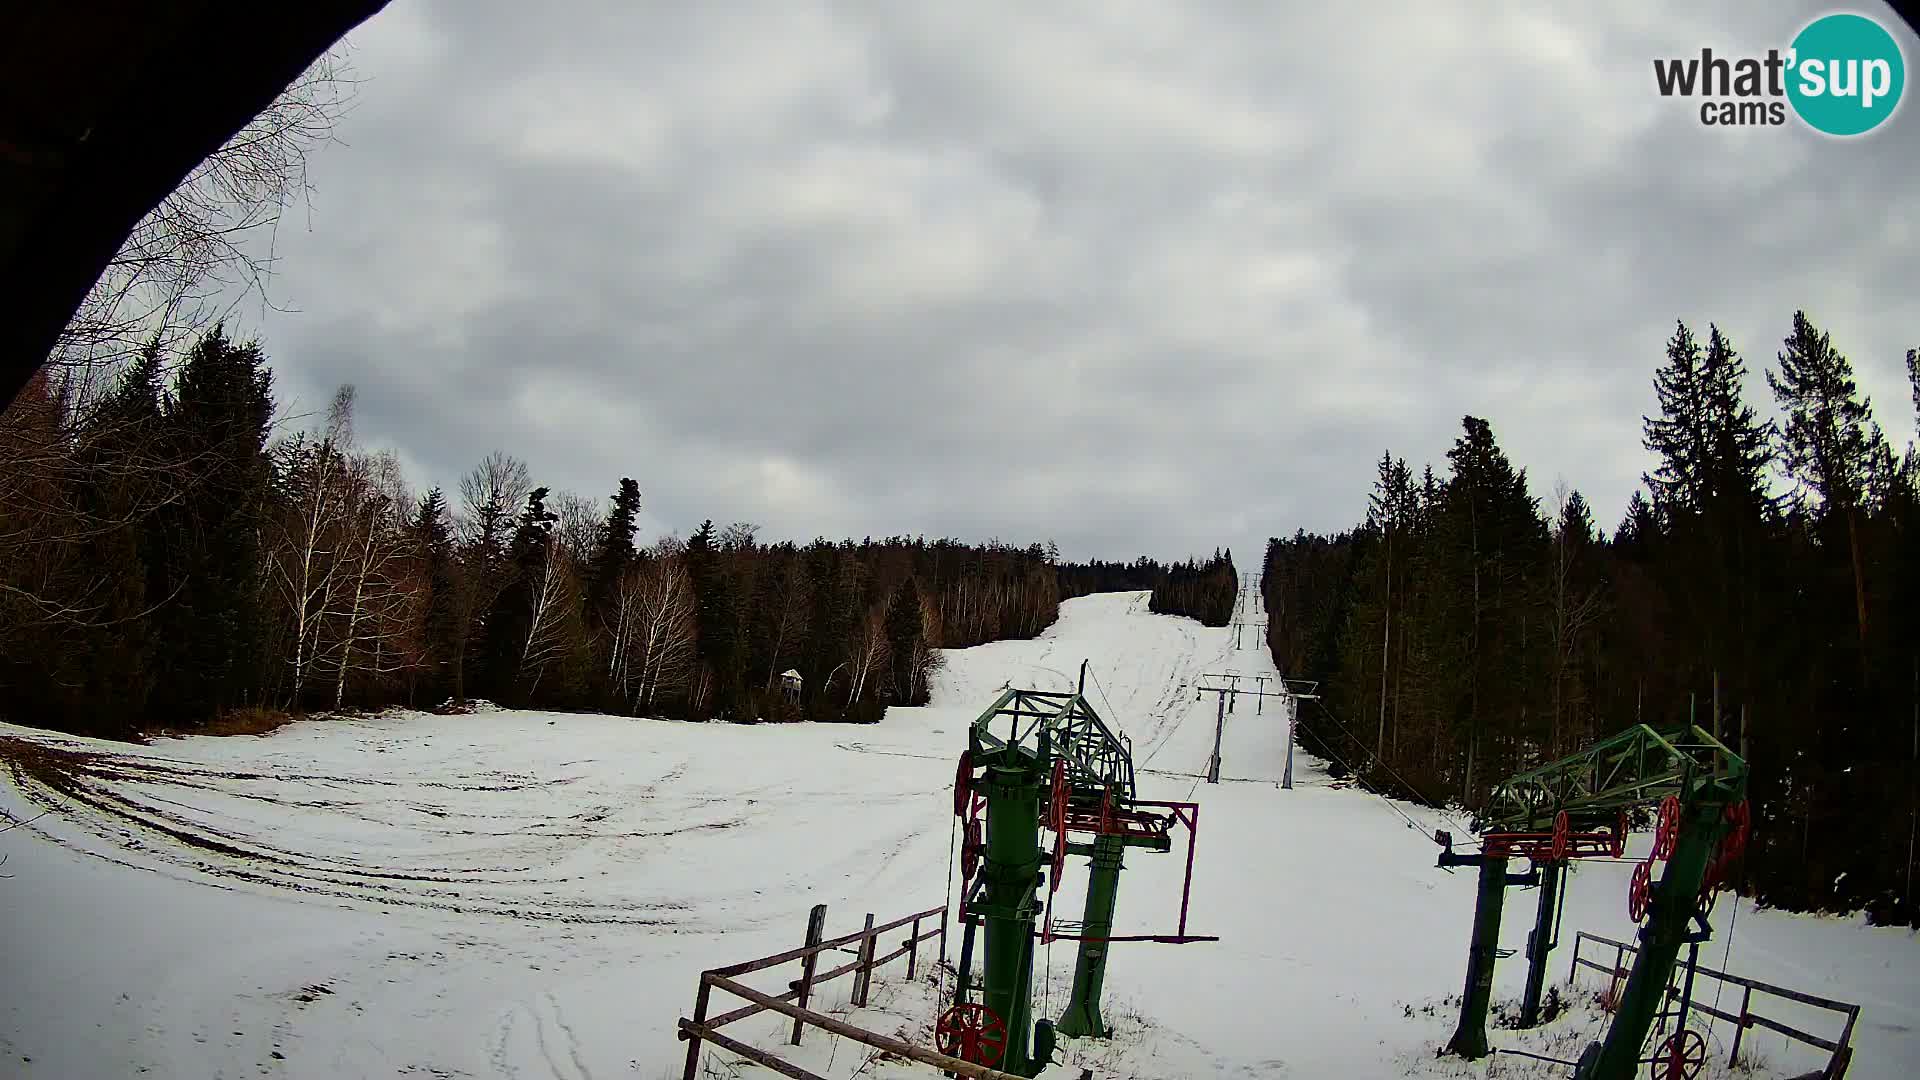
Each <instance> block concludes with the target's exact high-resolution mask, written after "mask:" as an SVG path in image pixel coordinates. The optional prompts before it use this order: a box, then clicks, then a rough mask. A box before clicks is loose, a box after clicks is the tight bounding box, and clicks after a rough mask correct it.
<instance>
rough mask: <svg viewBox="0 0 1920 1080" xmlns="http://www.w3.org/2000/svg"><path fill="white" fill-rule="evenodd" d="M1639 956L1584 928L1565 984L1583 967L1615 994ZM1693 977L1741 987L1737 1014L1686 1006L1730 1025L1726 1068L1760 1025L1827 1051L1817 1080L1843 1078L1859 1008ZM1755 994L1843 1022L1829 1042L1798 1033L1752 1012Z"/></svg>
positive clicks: (1717, 975)
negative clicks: (1608, 959) (1603, 951)
mask: <svg viewBox="0 0 1920 1080" xmlns="http://www.w3.org/2000/svg"><path fill="white" fill-rule="evenodd" d="M1587 942H1592V943H1593V944H1595V945H1599V946H1605V947H1607V948H1611V949H1612V950H1613V965H1612V966H1611V967H1609V966H1607V965H1606V964H1604V963H1602V962H1600V961H1597V960H1594V959H1592V958H1590V957H1583V956H1581V955H1580V946H1581V945H1583V944H1585V943H1587ZM1637 952H1639V948H1638V947H1637V946H1634V945H1629V944H1627V943H1626V942H1624V941H1615V940H1613V939H1612V938H1604V937H1601V936H1600V935H1598V934H1589V933H1587V932H1586V931H1585V930H1582V931H1580V932H1579V933H1578V934H1576V935H1575V936H1574V939H1573V963H1572V964H1571V965H1570V966H1569V967H1568V968H1567V982H1568V983H1572V982H1573V977H1574V974H1575V973H1576V972H1578V971H1579V970H1580V969H1581V968H1582V967H1590V968H1592V969H1593V970H1595V971H1598V972H1600V973H1602V974H1604V975H1606V976H1607V977H1608V979H1609V980H1610V981H1609V983H1608V990H1609V992H1610V993H1617V992H1618V988H1619V987H1620V986H1621V985H1622V984H1623V983H1624V982H1625V980H1626V978H1627V976H1628V975H1629V974H1630V970H1629V969H1628V967H1627V966H1626V962H1627V957H1628V956H1629V955H1631V954H1633V953H1637ZM1676 970H1681V969H1676ZM1694 974H1695V975H1698V976H1705V977H1706V978H1709V979H1717V980H1719V981H1720V982H1722V983H1725V984H1727V985H1729V986H1737V987H1740V988H1741V994H1740V1011H1739V1012H1734V1013H1729V1012H1722V1011H1720V1010H1719V1009H1717V1008H1714V1007H1713V1006H1712V1005H1709V1004H1707V1003H1705V1002H1702V1001H1700V1000H1698V995H1695V999H1694V1000H1693V1001H1691V1002H1689V1003H1688V1006H1687V1009H1688V1011H1689V1012H1702V1013H1706V1014H1707V1015H1708V1016H1711V1017H1714V1018H1716V1019H1719V1020H1724V1021H1726V1022H1727V1023H1729V1024H1732V1025H1733V1052H1732V1053H1731V1054H1730V1055H1728V1057H1727V1065H1728V1067H1729V1068H1731V1067H1732V1066H1733V1065H1735V1064H1737V1063H1738V1062H1739V1060H1740V1043H1741V1040H1742V1039H1743V1038H1745V1036H1746V1033H1747V1029H1748V1028H1753V1027H1762V1028H1766V1029H1768V1030H1769V1031H1777V1032H1779V1033H1780V1034H1782V1035H1785V1036H1786V1037H1787V1038H1789V1039H1793V1040H1795V1041H1797V1042H1802V1043H1805V1044H1807V1045H1808V1046H1814V1047H1818V1048H1819V1049H1821V1050H1825V1051H1826V1052H1827V1054H1828V1055H1829V1056H1828V1059H1827V1067H1826V1068H1825V1069H1824V1070H1822V1072H1821V1073H1820V1076H1821V1080H1840V1078H1841V1077H1843V1076H1845V1075H1846V1074H1847V1065H1848V1064H1849V1063H1850V1062H1851V1061H1852V1060H1853V1046H1852V1042H1853V1027H1854V1024H1855V1022H1857V1021H1858V1020H1859V1019H1860V1006H1858V1005H1853V1004H1849V1003H1848V1002H1845V1001H1835V1000H1833V999H1832V998H1823V997H1816V996H1814V995H1812V994H1806V993H1802V992H1800V991H1798V990H1789V989H1787V988H1786V987H1784V986H1774V985H1772V984H1771V983H1763V982H1761V981H1760V980H1758V979H1749V978H1746V977H1744V976H1741V975H1729V974H1727V973H1726V972H1724V971H1715V970H1713V969H1712V968H1709V967H1696V968H1694ZM1756 993H1759V994H1767V995H1772V996H1774V997H1778V998H1783V999H1785V1000H1787V1001H1795V1002H1799V1003H1800V1004H1802V1005H1809V1006H1812V1007H1813V1008H1816V1009H1825V1010H1829V1011H1831V1012H1835V1013H1839V1014H1840V1015H1841V1016H1844V1017H1845V1018H1846V1021H1845V1023H1844V1024H1843V1025H1842V1026H1841V1028H1840V1034H1839V1035H1838V1036H1837V1037H1835V1038H1831V1039H1828V1038H1822V1037H1821V1036H1819V1035H1815V1034H1813V1033H1811V1032H1806V1031H1801V1030H1800V1029H1799V1028H1796V1027H1792V1026H1790V1025H1788V1024H1784V1023H1781V1022H1780V1021H1779V1020H1775V1019H1771V1018H1769V1017H1766V1016H1762V1015H1760V1014H1759V1013H1756V1012H1754V1011H1753V995H1754V994H1756ZM1679 996H1680V991H1679V989H1678V988H1676V987H1674V986H1671V985H1669V986H1668V987H1667V1000H1668V1001H1670V1002H1671V1001H1675V1000H1677V999H1678V998H1679Z"/></svg>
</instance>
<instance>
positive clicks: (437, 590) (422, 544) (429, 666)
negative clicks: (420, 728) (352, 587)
mask: <svg viewBox="0 0 1920 1080" xmlns="http://www.w3.org/2000/svg"><path fill="white" fill-rule="evenodd" d="M412 532H413V545H414V551H415V552H416V555H417V557H418V558H419V560H420V576H419V580H420V585H421V587H422V588H424V589H425V590H426V593H427V595H426V598H425V601H424V602H423V603H421V604H420V605H419V611H420V651H421V663H422V666H423V667H424V669H425V670H424V672H423V677H422V679H421V683H422V684H423V685H424V686H425V688H426V690H427V693H428V695H429V696H430V699H431V700H432V701H433V703H434V704H436V705H437V704H439V703H440V702H441V701H443V700H445V699H446V698H447V697H448V696H449V695H450V694H452V692H453V685H452V684H453V679H452V671H451V669H452V667H453V666H454V665H455V664H457V663H458V662H459V659H460V596H459V593H460V582H459V577H458V575H459V566H458V564H457V562H456V561H455V557H454V548H453V530H452V527H451V524H450V523H449V521H448V511H447V501H446V496H445V495H444V494H442V493H441V491H440V489H439V488H437V487H436V488H432V489H430V490H429V491H428V492H427V493H426V494H425V495H423V496H421V498H420V505H419V508H418V510H417V511H416V512H415V514H414V519H413V528H412Z"/></svg>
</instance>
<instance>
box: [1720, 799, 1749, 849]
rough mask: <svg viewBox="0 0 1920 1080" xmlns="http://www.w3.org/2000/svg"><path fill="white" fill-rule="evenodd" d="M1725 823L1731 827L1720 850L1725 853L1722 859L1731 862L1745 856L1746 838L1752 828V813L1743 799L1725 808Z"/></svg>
mask: <svg viewBox="0 0 1920 1080" xmlns="http://www.w3.org/2000/svg"><path fill="white" fill-rule="evenodd" d="M1727 822H1728V824H1729V825H1731V826H1732V827H1731V828H1730V829H1728V831H1727V835H1726V838H1725V839H1724V840H1722V841H1721V849H1722V850H1723V851H1724V852H1725V855H1724V856H1723V858H1726V859H1727V860H1729V861H1731V860H1733V859H1737V858H1739V857H1740V856H1742V855H1744V854H1746V852H1747V836H1748V834H1749V832H1750V830H1751V829H1752V827H1753V818H1752V811H1751V810H1750V809H1749V808H1748V805H1747V801H1746V800H1745V799H1742V800H1740V801H1739V802H1737V803H1734V804H1733V805H1731V806H1729V807H1727Z"/></svg>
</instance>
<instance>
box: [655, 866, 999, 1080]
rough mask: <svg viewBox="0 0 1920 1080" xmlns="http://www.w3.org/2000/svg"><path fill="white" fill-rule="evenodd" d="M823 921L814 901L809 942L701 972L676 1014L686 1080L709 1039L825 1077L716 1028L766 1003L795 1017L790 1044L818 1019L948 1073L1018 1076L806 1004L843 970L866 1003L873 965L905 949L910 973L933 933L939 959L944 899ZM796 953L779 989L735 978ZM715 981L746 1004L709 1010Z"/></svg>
mask: <svg viewBox="0 0 1920 1080" xmlns="http://www.w3.org/2000/svg"><path fill="white" fill-rule="evenodd" d="M935 918H938V919H939V924H938V925H937V926H934V927H933V928H931V929H929V930H927V931H926V932H924V933H923V932H921V929H920V928H921V924H922V923H925V922H927V921H929V920H932V919H935ZM826 921H827V906H826V905H825V904H818V905H815V907H814V909H813V913H812V915H811V916H810V917H809V918H808V920H807V936H806V942H805V944H803V945H801V946H800V947H799V948H797V949H789V950H787V951H786V952H783V953H776V954H774V955H773V956H766V957H762V958H760V959H758V960H749V961H747V962H745V963H741V964H730V965H728V966H726V967H720V968H712V969H710V970H708V971H703V972H701V973H700V990H699V994H698V996H697V997H695V998H694V1003H693V1016H692V1017H691V1018H689V1017H684V1016H683V1017H681V1018H680V1035H679V1037H680V1038H681V1039H684V1040H686V1042H687V1068H686V1072H685V1073H684V1074H683V1080H695V1078H696V1076H697V1075H698V1072H699V1068H700V1048H701V1044H702V1043H712V1044H713V1045H714V1046H717V1047H719V1048H720V1049H722V1050H726V1051H728V1052H730V1053H733V1054H737V1055H739V1056H740V1057H743V1058H746V1059H747V1060H748V1061H751V1062H754V1063H755V1064H757V1065H763V1066H765V1067H766V1068H769V1069H772V1070H773V1071H774V1072H777V1073H779V1074H780V1075H782V1076H790V1077H793V1078H794V1080H826V1078H825V1077H822V1076H820V1075H819V1074H818V1073H812V1072H808V1071H807V1070H805V1069H803V1068H801V1067H800V1066H798V1065H795V1064H793V1063H792V1062H789V1061H786V1060H784V1059H782V1058H780V1057H779V1056H777V1055H775V1054H774V1053H772V1052H771V1051H768V1050H762V1049H761V1048H759V1047H757V1046H750V1045H748V1044H746V1043H744V1042H741V1041H739V1040H738V1039H731V1038H728V1037H727V1036H725V1035H722V1034H720V1030H719V1029H720V1028H722V1027H725V1026H726V1025H728V1024H731V1023H733V1022H734V1021H736V1020H745V1019H746V1018H747V1017H749V1016H755V1015H758V1014H760V1013H762V1012H767V1011H773V1012H777V1013H781V1014H783V1015H785V1016H790V1017H792V1018H793V1032H792V1034H791V1035H790V1036H789V1037H788V1039H787V1041H788V1042H789V1043H790V1044H792V1045H794V1046H798V1045H800V1033H801V1032H802V1031H803V1030H805V1029H806V1028H809V1027H816V1028H820V1029H821V1030H823V1031H828V1032H831V1033H833V1034H835V1035H840V1036H843V1037H845V1038H848V1039H852V1040H853V1041H855V1042H858V1043H864V1044H865V1045H867V1046H871V1047H873V1048H874V1049H876V1050H883V1051H885V1052H887V1053H889V1054H895V1055H898V1056H900V1057H903V1058H908V1059H911V1060H913V1061H918V1062H921V1063H923V1064H926V1065H932V1066H935V1067H937V1068H939V1069H942V1070H944V1071H946V1072H947V1073H950V1074H953V1075H958V1076H965V1077H969V1078H972V1080H1022V1078H1020V1077H1017V1076H1014V1075H1013V1074H1012V1073H1004V1072H1000V1071H999V1070H997V1069H989V1068H987V1067H985V1066H983V1065H976V1064H974V1063H973V1062H970V1061H962V1060H960V1059H959V1058H954V1057H948V1056H947V1055H945V1054H941V1053H937V1052H935V1051H932V1050H927V1049H924V1048H922V1047H918V1046H912V1045H909V1044H907V1043H903V1042H901V1041H899V1040H898V1039H891V1038H888V1037H887V1036H885V1035H880V1034H877V1033H875V1032H871V1031H867V1030H864V1029H862V1028H859V1027H855V1026H854V1025H852V1024H849V1023H847V1022H846V1021H844V1020H840V1019H838V1018H836V1017H832V1016H828V1015H826V1014H825V1013H820V1012H815V1011H813V1010H811V1009H808V1008H807V999H808V998H809V997H810V996H811V995H812V993H813V988H814V987H816V986H819V985H820V984H821V983H824V982H829V981H831V980H833V979H837V978H839V977H840V976H842V975H847V974H852V975H853V977H854V978H853V1004H854V1006H855V1007H856V1008H864V1007H865V1006H866V1004H867V995H868V992H869V991H870V990H871V989H872V986H873V972H874V969H876V968H879V967H882V966H884V965H886V964H888V963H890V962H892V961H894V960H898V959H899V958H900V957H902V956H904V957H906V958H907V978H908V979H912V978H913V977H914V976H915V974H916V973H917V972H918V970H919V959H920V945H921V943H922V942H925V941H930V940H935V939H937V940H938V941H939V942H940V952H939V956H938V962H941V963H944V962H945V961H946V954H947V908H946V905H944V904H943V905H941V906H940V907H937V908H928V909H927V910H925V911H920V912H915V913H914V914H912V915H903V916H901V917H900V918H898V919H895V920H893V921H892V922H889V923H885V924H883V925H880V926H875V925H874V924H873V916H872V915H871V914H869V915H868V916H867V923H866V926H865V927H864V928H862V929H860V930H857V931H855V932H853V933H851V934H844V935H842V936H840V937H836V938H828V939H824V940H823V939H822V937H821V934H822V932H823V931H824V929H825V925H826ZM903 926H905V927H910V930H909V931H908V934H907V936H906V938H905V939H904V940H903V941H902V942H901V944H900V947H899V948H897V949H895V950H893V951H892V952H890V953H887V954H886V955H885V956H876V955H875V953H876V952H878V951H879V948H880V935H882V934H885V933H889V932H891V931H894V930H898V929H899V928H901V927H903ZM856 943H857V946H858V947H857V948H856V949H855V950H854V953H855V957H854V959H853V960H852V961H850V962H848V963H845V964H842V965H840V966H839V967H836V968H833V969H832V970H829V971H824V972H822V971H817V970H816V968H817V966H818V962H819V958H820V954H821V953H823V952H827V951H828V950H832V949H844V948H845V947H846V946H848V945H854V944H856ZM796 961H798V962H799V964H800V975H799V977H798V978H796V979H794V980H792V981H791V982H789V983H788V984H787V987H788V989H787V992H786V993H784V994H778V995H774V994H765V993H762V992H760V991H758V990H755V989H753V988H752V987H749V986H745V985H742V984H741V983H740V982H738V981H737V979H738V977H739V976H742V975H747V974H750V973H752V972H756V971H764V970H766V969H768V968H772V967H778V966H780V965H781V964H790V963H794V962H796ZM716 989H717V990H721V991H723V992H725V993H728V994H732V995H733V996H734V997H737V998H739V999H741V1000H742V1001H745V1002H746V1003H747V1004H745V1005H742V1006H740V1007H739V1008H736V1009H732V1010H730V1011H728V1012H724V1013H721V1014H720V1015H718V1016H712V1017H709V1016H708V1015H707V1007H708V1004H709V1000H710V998H711V997H712V994H713V991H714V990H716Z"/></svg>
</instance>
